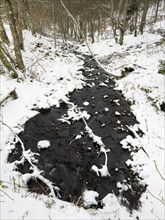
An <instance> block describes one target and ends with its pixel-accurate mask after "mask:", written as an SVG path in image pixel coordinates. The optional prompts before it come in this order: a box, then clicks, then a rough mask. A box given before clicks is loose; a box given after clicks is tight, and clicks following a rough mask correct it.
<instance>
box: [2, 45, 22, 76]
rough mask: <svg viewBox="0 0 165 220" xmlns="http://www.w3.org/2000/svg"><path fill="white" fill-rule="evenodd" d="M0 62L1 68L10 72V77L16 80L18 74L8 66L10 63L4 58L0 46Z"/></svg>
mask: <svg viewBox="0 0 165 220" xmlns="http://www.w3.org/2000/svg"><path fill="white" fill-rule="evenodd" d="M0 60H1V61H2V64H3V66H4V67H5V68H6V69H7V70H8V71H9V72H11V76H12V78H18V74H17V72H16V71H15V69H14V68H13V66H12V65H11V64H10V62H9V61H8V59H7V58H6V56H5V54H4V53H3V50H2V48H1V45H0Z"/></svg>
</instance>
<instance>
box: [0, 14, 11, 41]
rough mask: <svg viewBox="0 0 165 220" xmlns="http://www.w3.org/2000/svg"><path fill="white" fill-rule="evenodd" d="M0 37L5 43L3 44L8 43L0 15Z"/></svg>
mask: <svg viewBox="0 0 165 220" xmlns="http://www.w3.org/2000/svg"><path fill="white" fill-rule="evenodd" d="M0 38H1V39H2V41H3V42H4V43H5V44H9V43H10V42H9V38H8V36H7V34H6V31H5V28H4V26H3V21H2V17H1V15H0Z"/></svg>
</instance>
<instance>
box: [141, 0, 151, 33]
mask: <svg viewBox="0 0 165 220" xmlns="http://www.w3.org/2000/svg"><path fill="white" fill-rule="evenodd" d="M149 3H150V2H149V0H146V2H144V7H143V14H142V18H141V22H140V27H139V31H140V33H141V34H143V31H144V26H145V24H146V17H147V12H148V8H149Z"/></svg>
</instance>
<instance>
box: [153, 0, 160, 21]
mask: <svg viewBox="0 0 165 220" xmlns="http://www.w3.org/2000/svg"><path fill="white" fill-rule="evenodd" d="M159 4H160V0H157V5H156V11H155V16H154V23H156V21H157V17H158V11H159Z"/></svg>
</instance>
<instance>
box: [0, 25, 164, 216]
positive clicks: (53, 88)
mask: <svg viewBox="0 0 165 220" xmlns="http://www.w3.org/2000/svg"><path fill="white" fill-rule="evenodd" d="M160 25H162V24H159V23H157V24H156V25H155V26H153V30H154V32H155V33H156V30H157V29H158V28H159V27H160ZM24 37H25V42H26V45H25V51H24V53H23V56H24V60H25V64H26V66H27V71H26V76H22V75H21V73H20V79H19V80H15V79H11V78H10V77H9V76H7V75H6V74H2V75H1V95H2V96H4V95H5V94H6V93H8V91H10V90H12V89H15V91H16V93H17V96H18V97H17V98H16V99H12V98H9V99H8V100H7V101H5V102H4V103H3V105H2V106H1V122H2V123H1V151H0V153H1V177H0V179H1V182H0V186H1V189H0V192H1V197H0V199H1V201H0V208H1V219H3V220H5V219H6V220H7V219H12V220H14V219H141V220H142V219H164V214H165V213H164V205H165V198H164V197H163V196H164V178H165V177H164V176H165V175H164V155H165V154H164V147H165V146H164V131H165V123H164V117H165V113H164V111H162V110H164V107H163V105H162V103H163V102H164V101H165V100H164V91H165V88H164V83H165V76H164V75H161V74H158V69H159V60H160V59H162V58H163V56H164V51H165V50H164V38H163V37H162V36H161V35H159V34H152V33H149V32H145V33H144V35H142V36H138V37H136V38H134V37H133V36H131V35H127V36H125V41H124V45H123V46H119V45H117V44H115V42H114V40H111V39H104V40H100V41H99V42H98V43H94V44H92V49H93V51H94V53H95V54H96V56H97V57H98V59H99V60H100V61H101V63H103V64H104V65H105V66H106V67H107V68H108V69H110V70H111V72H113V73H114V74H115V75H118V76H119V75H120V76H121V73H122V76H121V77H120V78H118V79H116V78H115V77H110V76H107V75H105V74H104V73H103V72H102V70H101V69H99V68H98V67H97V65H96V64H95V62H94V61H93V59H92V58H91V57H90V54H89V52H88V50H87V48H86V46H85V45H83V44H82V45H77V44H75V42H69V43H63V42H62V41H60V40H59V41H58V45H57V48H54V46H53V44H54V42H53V41H52V40H51V39H48V38H45V37H33V36H31V34H30V32H28V31H25V32H24ZM11 50H12V47H11ZM19 138H20V139H21V140H22V142H21V141H20V139H19ZM43 140H44V141H45V142H43ZM40 141H41V142H40ZM39 143H40V144H39ZM29 149H30V150H29ZM8 155H10V156H9V158H8ZM23 158H25V160H23ZM73 158H74V159H73ZM22 165H23V166H22ZM101 165H102V167H101ZM91 168H92V169H91ZM41 170H42V173H41V172H40V171H41ZM91 170H92V171H91ZM19 171H20V172H19ZM80 179H81V180H82V181H80ZM32 180H33V181H32ZM35 180H37V181H35ZM40 180H43V182H44V185H42V183H43V182H42V181H40ZM48 180H49V181H48ZM36 182H38V183H39V184H38V185H35V183H36ZM51 182H55V183H56V184H55V190H56V194H57V196H58V195H60V194H61V195H60V196H61V198H62V199H63V200H65V201H62V200H61V199H58V198H53V197H51V196H48V195H47V194H48V193H50V192H51V193H52V191H51V190H52V188H53V186H52V184H51ZM84 182H85V186H84ZM27 185H29V186H31V191H30V192H29V191H28V188H27ZM39 185H42V189H43V190H42V193H43V194H42V195H40V194H37V193H36V192H37V190H38V191H39V192H41V187H39ZM45 186H46V187H47V188H45ZM35 187H37V190H34V189H35ZM60 189H62V190H61V191H60ZM70 194H71V195H72V197H71V198H69V195H70ZM81 196H82V198H81ZM79 198H80V199H79ZM96 198H98V200H97V199H96ZM68 201H69V202H68ZM70 201H72V203H70ZM75 203H76V204H75ZM90 206H92V207H90ZM84 207H85V208H84ZM96 208H97V209H96ZM36 210H39V211H37V212H36Z"/></svg>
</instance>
